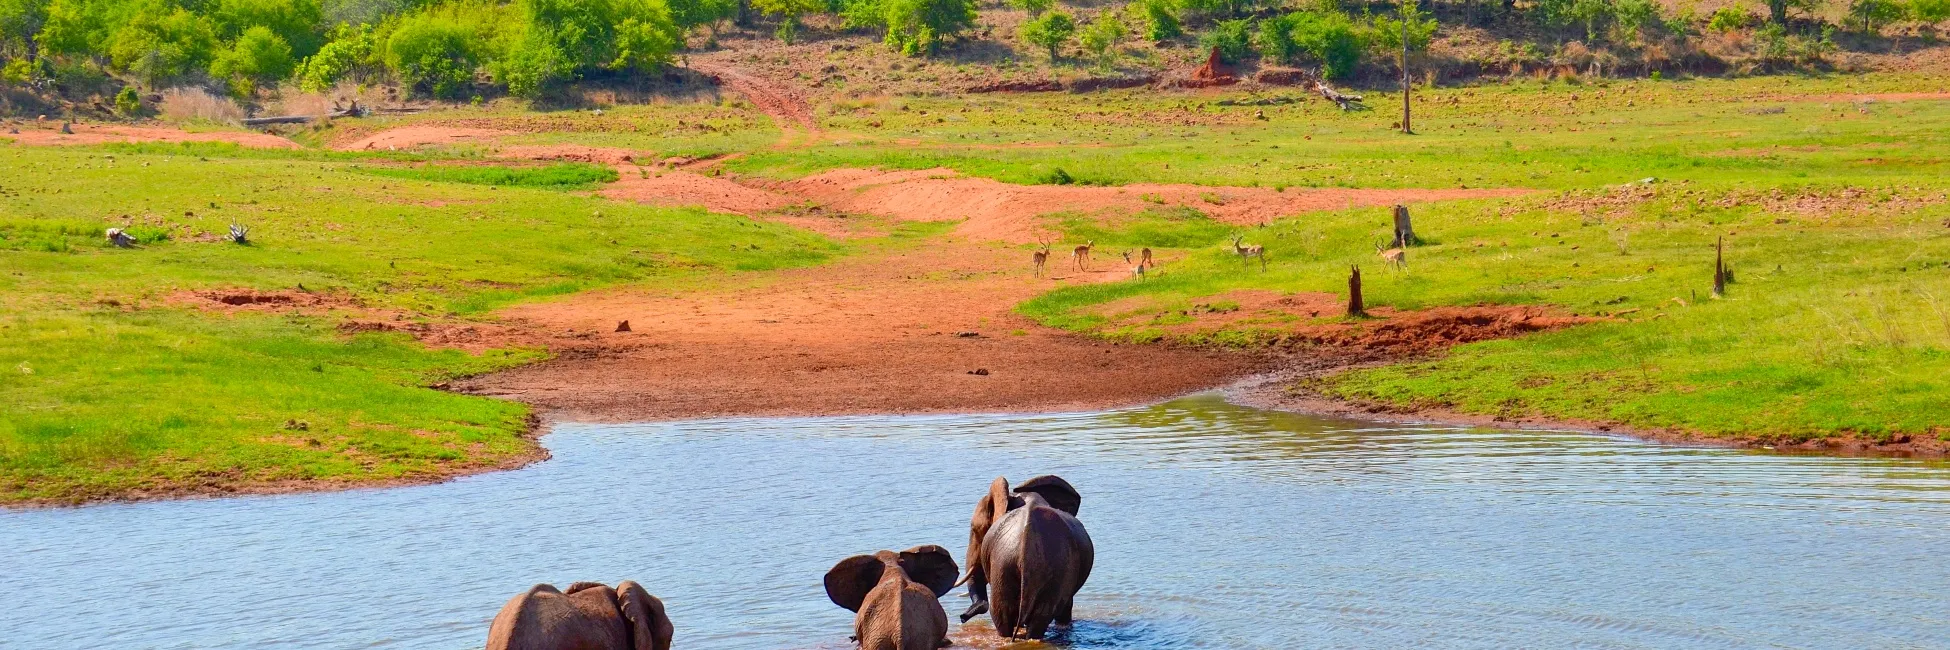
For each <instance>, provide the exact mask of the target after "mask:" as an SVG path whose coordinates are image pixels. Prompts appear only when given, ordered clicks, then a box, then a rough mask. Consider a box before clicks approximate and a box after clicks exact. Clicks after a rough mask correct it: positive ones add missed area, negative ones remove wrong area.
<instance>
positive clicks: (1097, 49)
mask: <svg viewBox="0 0 1950 650" xmlns="http://www.w3.org/2000/svg"><path fill="white" fill-rule="evenodd" d="M1128 34H1129V31H1127V30H1125V29H1124V21H1123V20H1121V19H1119V18H1118V16H1117V12H1115V11H1111V10H1109V9H1106V10H1103V11H1100V12H1097V17H1096V18H1094V19H1092V20H1091V21H1090V26H1088V27H1085V28H1083V33H1082V35H1081V36H1080V37H1079V38H1078V40H1079V41H1080V42H1081V44H1082V45H1083V50H1084V51H1085V52H1089V53H1090V54H1091V56H1094V57H1096V59H1097V63H1098V64H1099V65H1103V66H1106V67H1108V66H1109V65H1110V64H1111V63H1113V62H1115V61H1116V60H1117V46H1118V45H1120V44H1122V43H1123V42H1124V37H1125V36H1126V35H1128Z"/></svg>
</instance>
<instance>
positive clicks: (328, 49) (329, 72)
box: [298, 26, 377, 93]
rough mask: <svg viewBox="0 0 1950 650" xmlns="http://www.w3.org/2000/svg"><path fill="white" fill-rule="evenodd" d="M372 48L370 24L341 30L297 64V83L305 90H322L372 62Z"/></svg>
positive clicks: (318, 91)
mask: <svg viewBox="0 0 1950 650" xmlns="http://www.w3.org/2000/svg"><path fill="white" fill-rule="evenodd" d="M375 49H377V48H376V47H375V39H374V37H373V33H372V28H371V27H365V26H362V27H358V28H351V27H347V28H345V29H341V30H339V31H338V33H337V34H335V35H334V36H333V38H332V40H331V42H329V43H326V44H325V46H324V47H321V48H318V53H317V54H313V55H312V56H311V58H309V59H305V62H304V64H302V65H300V66H299V67H298V85H299V87H301V88H304V89H305V90H306V91H308V92H314V93H321V92H325V91H326V90H328V89H330V88H331V87H332V86H334V85H337V84H338V82H339V81H340V80H341V79H344V78H346V77H347V76H350V75H351V74H352V73H353V72H354V71H356V70H359V69H362V68H366V67H368V66H370V65H372V63H373V51H374V50H375Z"/></svg>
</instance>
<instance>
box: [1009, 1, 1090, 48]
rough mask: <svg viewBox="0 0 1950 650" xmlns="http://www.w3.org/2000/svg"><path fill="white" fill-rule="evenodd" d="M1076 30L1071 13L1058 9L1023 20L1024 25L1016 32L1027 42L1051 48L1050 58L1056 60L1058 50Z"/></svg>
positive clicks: (1075, 23)
mask: <svg viewBox="0 0 1950 650" xmlns="http://www.w3.org/2000/svg"><path fill="white" fill-rule="evenodd" d="M1076 31H1077V22H1076V20H1075V19H1073V18H1071V17H1070V14H1069V13H1067V12H1064V11H1063V10H1061V9H1058V10H1056V11H1051V12H1049V13H1045V14H1043V15H1042V16H1041V17H1038V18H1036V19H1035V20H1029V21H1025V22H1023V24H1022V27H1020V28H1018V29H1017V32H1016V34H1017V35H1018V36H1021V37H1022V40H1024V41H1026V42H1029V43H1033V44H1036V45H1039V46H1042V47H1043V48H1045V49H1047V50H1049V58H1050V60H1051V61H1055V60H1056V58H1057V54H1058V50H1060V49H1061V48H1062V47H1063V44H1064V43H1065V42H1068V41H1069V40H1070V35H1071V34H1074V33H1076Z"/></svg>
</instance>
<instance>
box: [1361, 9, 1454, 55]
mask: <svg viewBox="0 0 1950 650" xmlns="http://www.w3.org/2000/svg"><path fill="white" fill-rule="evenodd" d="M1370 22H1371V23H1372V24H1373V30H1372V31H1371V32H1369V33H1370V37H1369V38H1368V40H1369V41H1370V42H1369V43H1368V44H1369V45H1371V46H1373V47H1374V49H1375V50H1376V52H1377V53H1378V54H1380V55H1381V56H1384V57H1388V58H1394V56H1395V55H1399V54H1400V53H1401V51H1402V23H1404V22H1406V23H1408V48H1409V49H1410V50H1417V51H1420V50H1426V49H1428V48H1429V42H1430V41H1431V40H1433V39H1434V38H1435V29H1436V26H1437V25H1436V22H1435V16H1432V15H1430V14H1429V13H1428V12H1425V11H1422V10H1421V9H1419V8H1417V7H1415V6H1410V7H1408V8H1407V12H1406V15H1405V16H1404V17H1401V18H1397V17H1394V16H1375V17H1373V18H1372V19H1370Z"/></svg>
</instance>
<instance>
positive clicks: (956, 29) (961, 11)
mask: <svg viewBox="0 0 1950 650" xmlns="http://www.w3.org/2000/svg"><path fill="white" fill-rule="evenodd" d="M883 11H884V14H883V16H884V19H883V21H884V22H885V23H886V27H887V37H886V39H885V40H886V43H887V45H888V46H889V47H892V48H894V49H895V50H898V51H900V52H901V53H903V54H907V55H910V56H912V55H917V54H928V53H932V52H934V50H935V48H936V47H937V46H939V45H940V42H941V39H942V38H945V37H948V36H953V35H955V34H960V33H962V32H963V31H967V30H968V28H970V27H974V26H975V2H974V0H885V5H884V9H883Z"/></svg>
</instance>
